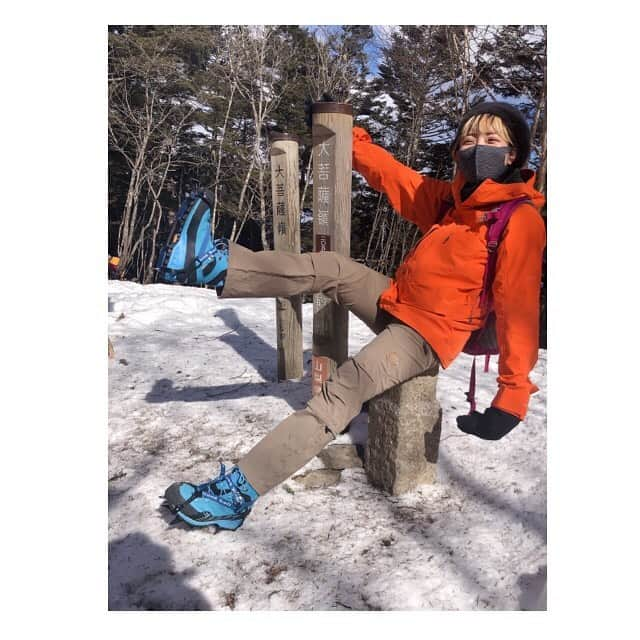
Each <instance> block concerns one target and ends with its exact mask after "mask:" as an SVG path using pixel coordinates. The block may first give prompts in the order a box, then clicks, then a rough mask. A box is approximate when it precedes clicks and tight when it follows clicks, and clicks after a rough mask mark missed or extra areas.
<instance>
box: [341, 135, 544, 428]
mask: <svg viewBox="0 0 640 640" xmlns="http://www.w3.org/2000/svg"><path fill="white" fill-rule="evenodd" d="M353 168H354V169H355V170H356V171H358V172H359V173H361V174H362V175H363V176H364V177H365V179H366V180H367V182H368V183H369V184H370V185H371V186H372V187H373V188H374V189H376V190H377V191H382V192H384V193H385V194H386V196H387V198H388V199H389V202H390V203H391V206H392V207H393V208H394V209H395V211H397V212H398V213H399V214H400V215H401V216H403V217H404V218H406V219H408V220H410V221H411V222H413V223H415V224H416V225H417V226H418V227H419V228H420V230H421V231H422V232H423V234H424V235H423V237H422V239H421V240H420V242H419V243H418V244H417V245H416V246H415V247H414V249H413V250H412V251H411V252H410V253H409V254H408V255H407V257H406V258H405V260H404V262H403V263H402V264H401V265H400V266H399V267H398V270H397V272H396V274H395V278H394V280H393V282H392V284H391V286H390V287H389V288H388V289H387V290H386V291H385V292H384V293H383V294H382V296H381V297H380V301H379V305H380V307H381V308H383V309H385V310H386V311H388V312H389V313H390V314H391V315H393V316H395V317H396V318H398V319H399V320H401V321H402V322H404V323H405V324H407V325H409V326H410V327H412V328H413V329H415V330H416V331H417V332H418V333H420V335H421V336H422V337H423V338H424V339H425V340H426V341H427V342H428V343H429V344H430V345H431V347H432V348H433V350H434V351H435V352H436V353H437V355H438V357H439V359H440V362H441V364H442V366H443V367H444V368H446V367H448V366H449V365H450V364H451V362H452V361H453V360H454V359H455V358H456V356H458V354H459V353H460V352H461V351H462V349H463V347H464V345H465V343H466V342H467V340H468V338H469V336H470V335H471V332H472V331H474V330H475V329H478V328H479V327H481V326H482V324H483V322H484V317H485V312H484V310H483V309H482V307H481V306H480V294H481V292H482V284H483V276H484V271H485V266H486V264H487V256H488V251H487V245H486V232H487V226H486V223H485V222H484V219H483V217H484V214H485V213H486V212H488V211H490V210H492V209H494V208H496V207H497V206H498V205H500V204H502V203H504V202H506V201H508V200H514V199H516V198H528V199H529V200H530V201H531V202H532V203H533V205H534V206H532V204H530V203H522V204H520V205H519V206H518V207H517V209H516V210H515V211H514V212H513V214H512V216H511V218H510V220H509V223H508V225H507V227H506V230H505V232H504V235H503V237H502V240H501V242H500V244H499V246H498V258H497V265H496V273H495V279H494V284H493V296H494V305H495V312H496V333H497V338H498V346H499V349H500V358H499V365H498V385H499V388H498V393H497V395H496V397H495V398H494V400H493V402H492V406H494V407H496V408H498V409H502V410H503V411H506V412H507V413H511V414H513V415H516V416H518V417H519V418H520V419H522V418H524V416H525V414H526V413H527V406H528V403H529V396H530V394H532V393H535V392H536V391H537V390H538V388H537V387H536V386H535V385H534V384H532V383H531V382H530V380H529V377H528V376H529V373H530V372H531V370H532V369H533V367H534V365H535V363H536V361H537V359H538V324H539V296H540V282H541V273H542V252H543V249H544V246H545V241H546V238H545V228H544V223H543V221H542V217H541V216H540V213H539V211H538V210H539V209H540V207H541V206H542V205H543V204H544V196H543V195H542V194H541V193H540V192H538V191H537V190H536V189H535V188H534V186H533V185H534V182H535V173H534V172H533V171H531V170H529V169H522V170H521V173H522V177H523V180H524V182H516V183H508V184H502V183H498V182H494V181H493V180H490V179H488V180H485V181H484V182H483V183H482V184H480V186H479V187H478V188H476V189H475V191H473V193H472V194H471V195H470V196H469V197H468V198H467V199H466V200H464V202H463V201H461V196H460V190H461V188H462V187H463V185H464V179H463V177H462V175H461V174H460V173H459V174H458V175H457V176H456V178H455V179H454V180H453V182H447V181H444V180H436V179H434V178H430V177H429V176H424V175H421V174H420V173H418V172H417V171H414V170H413V169H410V168H409V167H407V166H405V165H403V164H402V163H400V162H398V161H397V160H396V159H395V158H394V157H393V156H392V155H391V154H390V153H389V152H388V151H386V150H384V149H383V148H382V147H379V146H378V145H376V144H374V143H373V142H372V140H371V137H370V136H369V134H368V133H367V132H366V131H365V130H364V129H362V128H360V127H354V129H353ZM447 203H450V209H449V212H448V213H447V214H446V215H445V216H444V218H443V219H442V220H440V221H439V222H437V223H436V221H437V220H438V219H439V218H440V215H441V211H442V210H443V207H444V206H446V204H447Z"/></svg>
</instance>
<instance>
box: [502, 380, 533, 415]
mask: <svg viewBox="0 0 640 640" xmlns="http://www.w3.org/2000/svg"><path fill="white" fill-rule="evenodd" d="M530 389H531V391H530V392H529V391H527V390H526V389H512V388H509V387H500V389H499V390H498V393H497V394H496V397H495V398H494V399H493V402H492V403H491V406H492V407H495V408H496V409H502V411H506V412H507V413H510V414H511V415H514V416H517V417H518V418H520V420H524V417H525V416H526V415H527V407H528V406H529V397H530V396H531V394H532V393H535V392H536V391H538V387H536V385H535V384H532V385H530Z"/></svg>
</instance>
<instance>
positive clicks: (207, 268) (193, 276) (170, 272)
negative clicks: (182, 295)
mask: <svg viewBox="0 0 640 640" xmlns="http://www.w3.org/2000/svg"><path fill="white" fill-rule="evenodd" d="M211 201H212V197H211V193H210V192H209V191H199V192H197V193H195V194H189V195H188V196H187V197H186V198H185V199H184V200H183V201H182V205H181V206H180V210H179V211H178V214H177V215H176V220H175V222H174V225H173V229H172V230H171V233H170V234H169V240H168V241H167V243H166V244H165V246H164V247H162V249H161V250H160V254H159V257H158V263H157V266H156V269H157V272H158V278H159V279H160V280H161V281H162V282H167V283H170V284H184V285H191V286H198V285H206V286H209V287H215V288H216V289H218V293H220V291H221V289H222V287H223V286H224V280H225V277H226V275H227V261H228V256H229V241H228V240H227V239H226V238H213V237H212V234H211Z"/></svg>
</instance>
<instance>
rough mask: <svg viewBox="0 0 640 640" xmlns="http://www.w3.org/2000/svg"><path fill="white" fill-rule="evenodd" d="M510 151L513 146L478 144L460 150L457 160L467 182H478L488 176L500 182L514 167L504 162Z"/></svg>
mask: <svg viewBox="0 0 640 640" xmlns="http://www.w3.org/2000/svg"><path fill="white" fill-rule="evenodd" d="M510 151H512V148H511V147H492V146H489V145H484V144H477V145H475V146H474V147H469V149H461V150H459V151H458V153H457V155H456V160H457V161H458V167H459V168H460V171H462V175H463V176H464V177H465V179H466V180H467V182H471V183H477V182H482V180H485V179H487V178H491V180H495V181H496V182H499V181H500V179H501V178H504V176H506V175H507V173H509V171H511V169H512V168H513V167H512V166H511V165H508V164H505V163H504V162H505V157H506V156H507V154H508V153H509V152H510Z"/></svg>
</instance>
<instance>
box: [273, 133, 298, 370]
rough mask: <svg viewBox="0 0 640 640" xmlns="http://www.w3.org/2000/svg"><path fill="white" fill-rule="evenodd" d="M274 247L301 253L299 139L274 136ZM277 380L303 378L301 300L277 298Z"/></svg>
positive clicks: (291, 136) (285, 135) (283, 135)
mask: <svg viewBox="0 0 640 640" xmlns="http://www.w3.org/2000/svg"><path fill="white" fill-rule="evenodd" d="M270 155H271V188H272V194H273V245H274V249H275V250H276V251H289V252H291V253H300V195H299V192H300V188H299V179H300V178H299V163H298V138H297V136H295V135H292V134H286V133H274V134H272V135H271V153H270ZM276 325H277V333H278V380H291V379H293V378H301V377H302V375H303V362H302V296H293V297H292V298H276Z"/></svg>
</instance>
